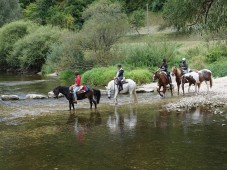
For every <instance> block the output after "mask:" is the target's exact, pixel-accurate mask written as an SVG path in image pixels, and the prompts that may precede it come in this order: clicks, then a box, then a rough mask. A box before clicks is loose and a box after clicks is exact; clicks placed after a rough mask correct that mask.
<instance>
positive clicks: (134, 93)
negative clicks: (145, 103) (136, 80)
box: [133, 88, 138, 103]
mask: <svg viewBox="0 0 227 170" xmlns="http://www.w3.org/2000/svg"><path fill="white" fill-rule="evenodd" d="M133 96H134V103H138V100H137V94H136V89H135V88H134V89H133Z"/></svg>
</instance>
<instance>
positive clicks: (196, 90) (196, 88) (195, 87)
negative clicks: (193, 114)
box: [195, 83, 198, 93]
mask: <svg viewBox="0 0 227 170" xmlns="http://www.w3.org/2000/svg"><path fill="white" fill-rule="evenodd" d="M197 86H198V84H197V83H195V92H196V93H197Z"/></svg>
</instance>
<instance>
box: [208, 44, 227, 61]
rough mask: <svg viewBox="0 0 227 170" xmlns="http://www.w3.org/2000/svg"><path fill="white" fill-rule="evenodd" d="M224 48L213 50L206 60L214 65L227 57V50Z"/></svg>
mask: <svg viewBox="0 0 227 170" xmlns="http://www.w3.org/2000/svg"><path fill="white" fill-rule="evenodd" d="M223 47H224V46H219V47H215V48H213V49H212V50H211V51H210V52H209V53H208V54H207V55H206V60H207V62H208V63H213V62H216V61H219V60H221V59H223V58H224V57H227V49H226V47H224V48H223Z"/></svg>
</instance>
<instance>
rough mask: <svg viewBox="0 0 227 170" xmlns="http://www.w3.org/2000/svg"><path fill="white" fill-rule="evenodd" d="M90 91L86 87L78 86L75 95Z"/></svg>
mask: <svg viewBox="0 0 227 170" xmlns="http://www.w3.org/2000/svg"><path fill="white" fill-rule="evenodd" d="M88 91H90V88H89V87H88V86H85V85H84V86H80V88H79V90H78V91H77V92H76V94H77V95H79V94H82V93H85V92H88Z"/></svg>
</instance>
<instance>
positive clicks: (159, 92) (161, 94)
mask: <svg viewBox="0 0 227 170" xmlns="http://www.w3.org/2000/svg"><path fill="white" fill-rule="evenodd" d="M160 89H161V86H159V87H158V89H157V91H158V93H159V95H160V96H161V97H163V95H162V94H161V93H160Z"/></svg>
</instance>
